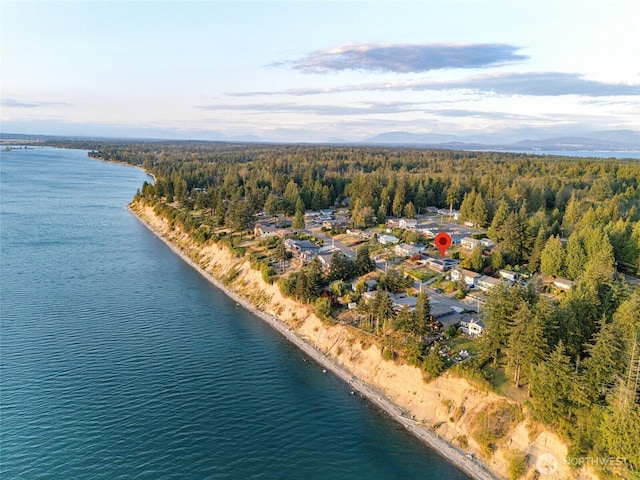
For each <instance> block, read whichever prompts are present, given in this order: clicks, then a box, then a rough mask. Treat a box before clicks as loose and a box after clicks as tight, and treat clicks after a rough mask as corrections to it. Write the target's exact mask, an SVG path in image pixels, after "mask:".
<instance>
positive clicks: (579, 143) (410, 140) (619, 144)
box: [360, 130, 640, 151]
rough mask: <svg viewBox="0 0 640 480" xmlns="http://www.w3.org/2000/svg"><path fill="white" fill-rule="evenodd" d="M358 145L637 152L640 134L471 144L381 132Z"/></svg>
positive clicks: (449, 137) (441, 137) (440, 137)
mask: <svg viewBox="0 0 640 480" xmlns="http://www.w3.org/2000/svg"><path fill="white" fill-rule="evenodd" d="M360 143H363V144H366V145H421V146H434V147H440V148H443V147H444V148H452V149H456V148H460V149H510V150H549V151H551V150H559V151H577V150H586V151H599V150H604V151H640V131H635V130H605V131H599V132H590V133H588V134H584V135H580V136H565V137H550V138H542V139H537V140H520V141H517V142H514V143H500V142H490V141H489V142H486V141H485V142H474V141H468V140H466V139H465V137H462V136H457V135H442V134H433V133H410V132H385V133H381V134H379V135H376V136H374V137H371V138H368V139H366V140H363V141H362V142H360Z"/></svg>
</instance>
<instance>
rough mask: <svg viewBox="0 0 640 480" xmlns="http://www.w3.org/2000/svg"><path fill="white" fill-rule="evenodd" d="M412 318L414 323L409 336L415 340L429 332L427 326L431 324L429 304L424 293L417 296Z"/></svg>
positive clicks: (427, 296) (427, 297)
mask: <svg viewBox="0 0 640 480" xmlns="http://www.w3.org/2000/svg"><path fill="white" fill-rule="evenodd" d="M413 318H414V322H413V325H412V328H411V334H412V335H413V336H414V337H415V338H420V337H421V336H422V335H425V334H426V333H427V332H428V331H429V325H430V324H431V302H430V300H429V295H427V293H426V292H420V293H419V294H418V298H417V302H416V308H415V310H414V312H413Z"/></svg>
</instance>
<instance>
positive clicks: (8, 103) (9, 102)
mask: <svg viewBox="0 0 640 480" xmlns="http://www.w3.org/2000/svg"><path fill="white" fill-rule="evenodd" d="M0 105H2V106H3V107H5V108H38V107H53V106H58V107H60V106H62V107H68V106H70V105H71V104H70V103H64V102H38V101H30V102H23V101H20V100H16V99H14V98H3V99H2V100H1V101H0Z"/></svg>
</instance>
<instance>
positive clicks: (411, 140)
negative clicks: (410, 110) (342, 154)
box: [361, 132, 462, 145]
mask: <svg viewBox="0 0 640 480" xmlns="http://www.w3.org/2000/svg"><path fill="white" fill-rule="evenodd" d="M460 141H462V140H461V138H460V137H458V136H456V135H446V134H444V135H443V134H438V133H410V132H386V133H381V134H379V135H376V136H375V137H371V138H368V139H366V140H363V141H362V142H361V143H365V144H367V145H412V144H413V145H423V144H428V145H432V144H440V143H450V142H460Z"/></svg>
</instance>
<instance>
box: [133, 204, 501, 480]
mask: <svg viewBox="0 0 640 480" xmlns="http://www.w3.org/2000/svg"><path fill="white" fill-rule="evenodd" d="M128 210H129V212H130V213H131V214H132V215H133V216H134V217H135V218H136V219H138V221H139V222H140V223H141V224H142V225H144V226H145V227H146V228H147V229H148V230H149V231H150V232H151V233H152V234H153V235H154V236H155V237H156V238H158V239H159V240H160V241H162V242H163V243H164V244H165V245H166V246H167V247H168V248H169V249H170V250H171V251H172V252H173V253H174V254H176V255H177V256H178V257H180V258H181V259H182V260H183V261H184V262H185V263H187V264H188V265H189V266H190V267H191V268H193V269H194V270H196V271H197V272H198V273H199V274H200V275H201V276H202V277H203V278H204V279H205V280H207V281H208V282H209V283H210V284H211V285H213V286H214V287H216V288H217V289H219V290H220V291H221V292H222V293H224V294H225V295H226V296H227V297H229V298H230V299H232V300H233V301H235V302H236V303H238V304H239V305H240V306H241V307H243V308H244V309H245V310H247V311H248V312H250V313H251V314H253V315H255V316H257V317H259V318H260V319H262V320H263V321H265V322H266V323H267V324H268V325H270V326H271V327H272V328H273V329H274V330H276V331H277V332H278V333H280V334H281V335H282V336H283V337H284V338H285V339H286V340H288V341H289V342H290V343H292V344H294V345H295V346H296V347H298V348H299V349H300V350H302V351H303V352H304V353H305V354H306V355H307V356H309V357H310V358H311V359H312V360H314V361H315V362H316V363H318V364H319V365H320V366H322V367H323V368H325V369H326V370H327V371H331V372H332V373H333V374H334V375H336V376H337V377H338V378H339V379H341V380H342V381H344V382H345V383H347V384H348V385H349V386H350V387H351V389H352V390H353V391H355V392H358V393H359V394H360V395H361V396H362V398H364V399H365V400H367V401H368V402H369V403H371V404H372V405H374V406H376V407H377V408H379V409H380V410H382V411H383V412H384V413H386V414H387V415H388V416H389V417H391V418H392V419H393V420H395V421H396V422H397V423H399V424H401V425H402V426H403V427H404V428H405V429H406V430H407V431H408V432H410V433H411V434H412V435H414V436H415V437H416V438H418V439H419V440H420V441H422V442H423V443H424V444H426V445H427V446H428V447H430V448H431V449H432V450H434V451H435V452H436V453H437V454H438V455H440V456H441V457H443V458H444V459H446V460H447V461H448V462H449V463H451V464H452V465H454V466H455V467H457V468H458V469H459V470H461V471H462V472H464V473H465V474H467V475H469V476H470V477H471V478H474V479H477V480H498V479H499V478H500V477H498V476H497V475H495V474H494V473H492V472H491V471H490V470H489V468H488V467H487V466H486V465H484V464H483V463H481V462H480V461H479V460H477V459H476V458H475V457H473V456H471V455H470V454H467V453H466V452H464V451H462V450H460V449H459V448H457V447H455V446H453V445H452V444H451V443H449V442H448V441H447V440H446V439H444V438H442V437H441V436H440V435H438V434H437V433H436V432H434V431H433V430H432V429H431V428H429V427H428V426H424V425H422V424H420V423H419V422H417V421H415V420H413V419H412V418H410V417H408V416H407V415H406V413H405V412H404V410H403V409H402V408H400V407H399V406H398V405H396V404H395V403H393V402H392V401H391V400H390V399H388V398H387V397H386V396H385V395H384V394H383V393H381V392H379V391H378V390H377V389H376V388H374V387H372V386H371V385H369V384H368V383H366V382H364V381H363V380H361V379H359V378H358V377H356V376H355V375H353V374H352V373H351V372H349V371H347V370H346V369H345V368H344V367H342V366H341V365H339V364H338V363H337V362H335V361H334V360H332V359H331V358H330V357H328V356H327V355H325V354H324V353H323V352H322V351H321V350H319V349H318V348H317V347H316V346H314V345H312V344H311V343H310V342H308V341H307V340H305V339H304V338H303V337H302V336H301V335H300V334H299V333H298V332H296V331H295V330H294V329H293V328H292V327H289V326H288V325H286V324H285V323H284V322H283V321H282V320H280V319H278V318H277V317H275V316H273V315H270V314H268V313H266V312H264V311H262V310H260V309H258V308H257V307H256V306H255V305H253V304H252V303H251V302H249V301H248V300H246V299H245V298H243V297H242V296H241V295H239V294H238V293H236V292H234V291H233V290H232V289H230V288H228V287H227V286H225V285H223V284H222V282H220V281H219V280H218V279H217V278H216V277H214V276H213V275H212V274H210V273H209V272H207V271H206V270H204V269H203V268H202V267H200V265H198V264H197V263H196V262H195V261H194V260H192V259H191V258H190V257H189V256H188V255H186V254H185V253H184V252H183V251H182V250H181V249H180V248H179V247H178V246H176V245H174V244H173V243H172V242H171V241H170V240H169V239H167V238H165V237H164V236H163V235H162V234H161V233H160V232H158V231H156V230H155V229H154V228H153V227H152V225H150V224H149V223H148V222H147V221H145V220H144V219H143V218H142V217H141V216H139V215H138V214H137V213H136V212H134V211H133V209H132V208H131V207H130V206H129V207H128Z"/></svg>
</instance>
